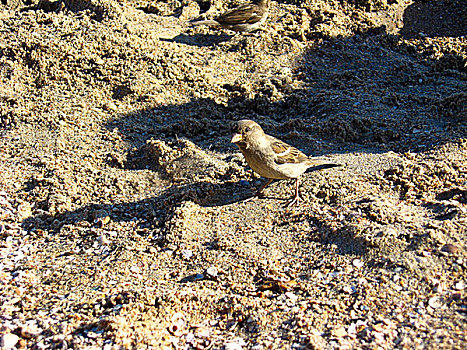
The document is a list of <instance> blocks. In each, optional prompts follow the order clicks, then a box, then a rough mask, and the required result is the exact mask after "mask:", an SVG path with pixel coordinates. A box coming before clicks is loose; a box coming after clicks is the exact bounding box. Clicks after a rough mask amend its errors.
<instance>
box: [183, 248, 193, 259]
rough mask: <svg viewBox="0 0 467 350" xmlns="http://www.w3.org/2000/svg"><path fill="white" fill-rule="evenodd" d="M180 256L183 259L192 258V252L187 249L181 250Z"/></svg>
mask: <svg viewBox="0 0 467 350" xmlns="http://www.w3.org/2000/svg"><path fill="white" fill-rule="evenodd" d="M182 256H183V257H184V258H185V259H190V258H191V257H192V256H193V252H192V251H191V250H189V249H184V250H182Z"/></svg>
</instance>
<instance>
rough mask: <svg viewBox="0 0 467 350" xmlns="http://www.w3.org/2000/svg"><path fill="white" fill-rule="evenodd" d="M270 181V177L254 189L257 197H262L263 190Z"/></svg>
mask: <svg viewBox="0 0 467 350" xmlns="http://www.w3.org/2000/svg"><path fill="white" fill-rule="evenodd" d="M271 182H272V179H268V180H267V181H266V182H265V183H263V184H262V185H261V187H260V188H259V189H258V191H256V196H257V197H262V196H263V193H262V192H263V190H264V189H265V188H266V187H267V186H268V185H269V184H270V183H271Z"/></svg>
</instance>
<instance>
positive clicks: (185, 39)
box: [160, 33, 234, 47]
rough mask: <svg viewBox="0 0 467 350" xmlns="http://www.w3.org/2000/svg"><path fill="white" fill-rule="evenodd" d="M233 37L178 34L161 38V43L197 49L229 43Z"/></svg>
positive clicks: (226, 35) (223, 34) (222, 34)
mask: <svg viewBox="0 0 467 350" xmlns="http://www.w3.org/2000/svg"><path fill="white" fill-rule="evenodd" d="M233 37H234V35H229V34H225V33H221V34H193V35H188V34H179V35H177V36H175V37H173V38H170V39H168V38H161V39H160V40H161V41H166V42H171V43H178V44H184V45H190V46H198V47H209V46H215V45H218V44H220V43H223V42H226V41H229V40H230V39H232V38H233Z"/></svg>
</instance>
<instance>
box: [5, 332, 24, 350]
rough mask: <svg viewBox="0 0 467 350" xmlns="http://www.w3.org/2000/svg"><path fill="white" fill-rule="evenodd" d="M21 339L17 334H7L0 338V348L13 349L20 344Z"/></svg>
mask: <svg viewBox="0 0 467 350" xmlns="http://www.w3.org/2000/svg"><path fill="white" fill-rule="evenodd" d="M18 340H19V337H18V336H17V335H16V334H12V333H7V334H4V335H2V337H1V338H0V346H1V347H2V348H3V349H11V348H13V347H15V346H16V344H17V343H18Z"/></svg>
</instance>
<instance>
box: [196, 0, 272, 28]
mask: <svg viewBox="0 0 467 350" xmlns="http://www.w3.org/2000/svg"><path fill="white" fill-rule="evenodd" d="M270 5H271V0H254V1H253V2H252V3H249V4H244V5H240V6H239V7H236V8H234V9H231V10H229V11H227V12H224V13H223V14H222V15H220V16H218V17H216V18H214V19H206V20H200V21H192V22H191V25H192V26H199V25H209V26H220V27H222V28H226V29H230V30H233V31H236V32H251V31H253V30H256V29H258V28H259V27H261V25H262V24H263V23H264V22H265V21H266V19H267V17H268V11H269V6H270Z"/></svg>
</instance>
